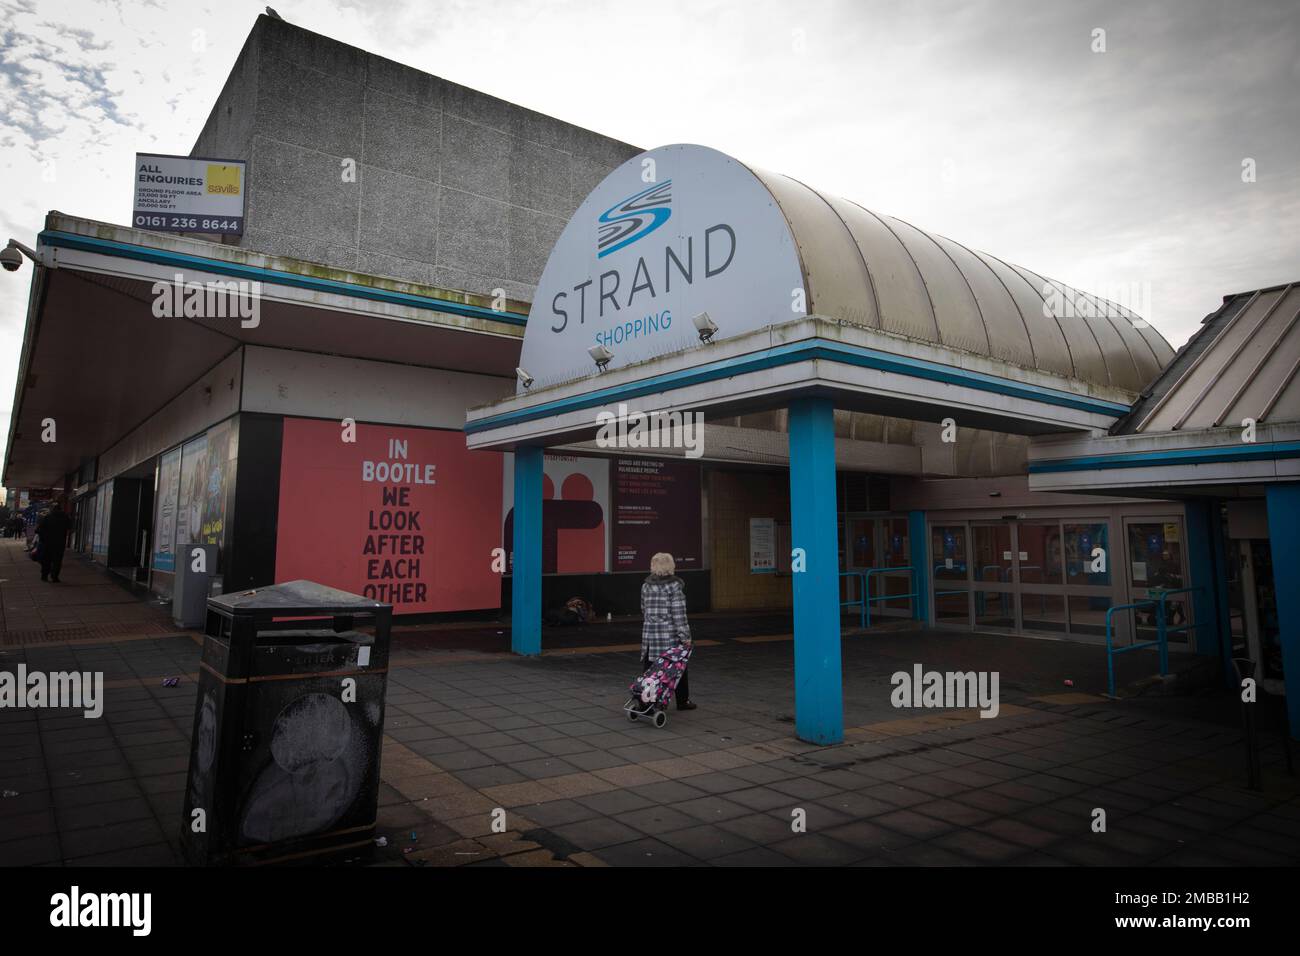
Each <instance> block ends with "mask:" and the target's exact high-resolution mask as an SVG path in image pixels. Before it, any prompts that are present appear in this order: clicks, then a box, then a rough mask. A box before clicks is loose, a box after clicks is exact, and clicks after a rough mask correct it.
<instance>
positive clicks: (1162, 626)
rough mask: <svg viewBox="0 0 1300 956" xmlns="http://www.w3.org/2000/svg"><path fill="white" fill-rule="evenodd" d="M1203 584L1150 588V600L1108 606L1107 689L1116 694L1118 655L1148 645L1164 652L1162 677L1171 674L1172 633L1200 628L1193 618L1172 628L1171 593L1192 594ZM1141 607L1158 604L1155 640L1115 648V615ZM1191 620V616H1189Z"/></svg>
mask: <svg viewBox="0 0 1300 956" xmlns="http://www.w3.org/2000/svg"><path fill="white" fill-rule="evenodd" d="M1200 590H1201V588H1199V587H1192V588H1174V589H1172V590H1168V591H1166V590H1164V589H1162V588H1149V589H1148V590H1147V594H1148V595H1149V598H1148V600H1145V601H1138V602H1137V603H1135V604H1116V605H1114V606H1113V607H1109V608H1107V609H1106V689H1107V691H1108V692H1109V696H1111V697H1114V696H1115V655H1116V654H1123V653H1124V652H1125V651H1136V650H1140V649H1142V648H1144V647H1156V648H1158V649H1159V651H1160V676H1161V677H1163V676H1165V675H1167V674H1168V673H1169V635H1170V634H1181V633H1183V632H1184V631H1192V630H1194V629H1195V628H1196V623H1195V622H1194V621H1193V622H1192V623H1189V624H1184V625H1182V626H1181V627H1175V628H1170V627H1169V624H1168V621H1169V616H1168V615H1169V596H1170V595H1171V594H1191V593H1194V592H1196V591H1200ZM1140 607H1154V608H1155V609H1156V639H1155V640H1154V641H1141V642H1138V643H1133V644H1129V645H1128V646H1126V647H1115V646H1114V643H1113V641H1112V636H1113V633H1114V632H1113V628H1112V625H1111V615H1113V614H1114V613H1115V612H1116V611H1128V610H1137V609H1138V608H1140ZM1189 620H1190V618H1189ZM1133 631H1134V636H1135V637H1136V636H1137V633H1136V632H1137V622H1136V621H1134V624H1133Z"/></svg>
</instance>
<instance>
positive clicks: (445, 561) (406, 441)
mask: <svg viewBox="0 0 1300 956" xmlns="http://www.w3.org/2000/svg"><path fill="white" fill-rule="evenodd" d="M501 457H502V456H501V454H500V453H499V452H485V451H469V450H468V449H467V448H466V447H465V436H464V434H463V433H461V432H458V431H436V430H433V429H423V428H401V427H397V426H393V425H365V424H358V425H357V426H356V434H355V441H345V440H344V433H343V431H342V429H341V428H340V426H339V423H338V422H335V421H316V420H308V419H301V418H286V419H285V420H284V443H283V450H282V452H281V462H280V514H279V525H278V533H277V536H276V560H275V579H276V581H294V580H298V579H306V580H310V581H317V582H320V583H321V584H327V585H329V586H331V587H336V588H341V589H343V590H345V591H351V592H353V593H355V594H361V595H364V596H365V597H368V598H370V599H371V600H375V601H383V602H385V603H390V604H392V605H393V611H394V613H396V614H413V613H423V612H433V611H467V610H478V609H482V608H495V607H499V606H500V603H501V579H500V575H499V573H498V572H496V571H494V570H493V569H492V552H493V549H494V548H496V547H498V546H499V545H500V535H499V533H498V530H497V529H498V528H499V524H498V522H499V520H500V512H499V510H498V509H499V508H500V506H501V505H500V488H501Z"/></svg>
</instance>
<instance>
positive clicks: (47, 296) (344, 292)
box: [3, 213, 524, 488]
mask: <svg viewBox="0 0 1300 956" xmlns="http://www.w3.org/2000/svg"><path fill="white" fill-rule="evenodd" d="M37 252H38V254H39V256H40V259H41V262H42V264H41V265H40V266H37V267H36V268H35V270H34V274H33V276H32V280H31V281H32V291H31V300H30V304H29V307H28V317H27V327H26V333H25V337H24V341H23V352H22V357H21V360H20V365H19V372H18V382H17V390H16V394H15V397H14V408H13V417H12V419H11V423H10V433H9V446H8V453H7V456H6V460H5V468H4V478H3V481H4V484H5V485H6V486H7V487H24V488H26V487H36V488H44V487H54V488H62V487H63V482H64V476H65V475H67V474H69V473H70V472H73V471H75V470H77V469H78V468H79V467H80V466H81V464H82V463H83V462H84V461H86V460H87V459H93V458H94V457H95V456H97V455H100V454H101V453H103V452H104V451H105V449H107V448H109V447H110V446H111V445H112V444H113V443H114V442H117V441H118V440H119V439H121V438H122V437H123V436H124V435H126V434H127V433H128V432H130V431H131V430H132V429H134V428H136V427H137V426H139V425H140V424H141V423H142V422H144V421H146V420H148V419H149V418H150V417H151V416H153V415H155V414H156V413H157V412H158V411H159V410H160V409H162V408H164V407H165V406H166V405H167V404H168V403H169V402H171V401H172V400H173V399H174V398H175V397H176V396H177V395H178V394H179V393H181V392H182V390H184V389H185V388H186V387H188V386H190V385H191V384H192V383H194V382H195V381H196V380H198V379H199V378H200V377H201V376H203V375H204V373H206V372H208V371H209V370H210V369H212V368H213V367H214V366H216V365H217V364H218V363H219V362H221V361H222V359H224V358H225V357H227V356H229V355H230V354H231V353H232V352H234V351H236V350H238V349H239V348H241V347H242V346H244V345H262V346H268V347H274V348H285V349H300V350H305V351H311V352H321V353H332V354H337V355H347V356H352V357H356V358H364V359H373V360H377V361H388V362H401V363H403V364H406V365H419V366H425V367H430V368H451V369H455V370H458V371H464V372H479V373H484V374H489V375H498V376H508V375H511V374H512V372H513V369H514V366H515V362H516V358H517V356H518V347H519V342H520V338H521V335H522V326H523V323H524V316H523V314H522V312H523V307H522V305H521V304H519V303H515V302H508V303H506V308H505V309H504V310H494V309H493V308H491V305H492V303H491V302H490V301H489V300H484V299H482V298H481V297H479V296H473V295H469V294H465V293H458V292H449V291H446V290H440V289H434V288H431V287H427V286H420V285H415V284H413V283H407V282H399V281H396V280H390V279H383V278H379V277H376V276H368V275H360V274H357V273H354V272H349V271H346V270H342V269H335V268H331V267H329V266H325V265H321V264H319V263H312V262H305V261H302V260H297V259H290V258H286V257H281V256H269V255H264V254H260V253H257V252H253V251H250V250H247V249H242V248H240V247H237V246H228V245H222V244H219V243H213V242H203V241H200V240H196V239H189V238H183V237H180V236H174V235H166V234H161V233H153V232H146V231H143V230H138V229H129V228H126V227H122V226H113V225H110V224H108V223H102V222H94V221H91V220H86V219H77V218H74V217H71V216H65V215H63V214H61V213H51V214H50V215H49V216H48V217H47V219H46V224H45V230H44V231H43V232H42V233H41V234H40V235H39V236H38V243H37ZM9 281H14V280H9ZM235 286H238V288H239V289H241V290H242V291H241V292H240V293H239V297H240V300H241V301H240V302H239V307H240V308H243V310H244V312H249V313H251V306H252V305H254V304H255V305H256V307H257V311H256V316H255V318H244V317H242V314H241V312H240V310H239V308H236V307H235V305H234V303H233V299H231V300H217V299H214V298H213V297H211V296H208V295H207V290H209V289H217V288H221V287H225V288H232V287H235ZM196 292H197V293H202V296H201V297H200V299H201V301H200V299H196V298H195V297H194V296H195V293H196ZM191 302H195V303H197V304H198V305H200V306H201V307H199V308H193V309H191V308H186V305H187V304H188V303H191ZM217 302H219V304H221V305H222V306H223V308H219V309H216V310H214V309H212V308H211V306H212V305H213V304H214V303H217ZM227 305H228V306H229V308H225V307H224V306H227ZM226 384H229V386H230V387H231V388H232V389H235V388H237V387H238V383H237V382H236V381H235V380H234V379H231V380H230V382H229V383H226V382H222V385H226ZM47 419H53V420H54V422H55V424H56V427H57V432H56V434H57V441H47V440H42V439H43V432H44V431H45V427H44V426H43V424H42V423H43V422H44V421H46V420H47Z"/></svg>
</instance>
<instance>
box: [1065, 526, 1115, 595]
mask: <svg viewBox="0 0 1300 956" xmlns="http://www.w3.org/2000/svg"><path fill="white" fill-rule="evenodd" d="M1064 543H1065V548H1064V551H1065V583H1066V584H1078V585H1087V586H1092V587H1110V566H1111V561H1112V556H1111V552H1110V524H1109V523H1108V522H1105V521H1094V522H1088V523H1083V524H1066V525H1065V529H1064Z"/></svg>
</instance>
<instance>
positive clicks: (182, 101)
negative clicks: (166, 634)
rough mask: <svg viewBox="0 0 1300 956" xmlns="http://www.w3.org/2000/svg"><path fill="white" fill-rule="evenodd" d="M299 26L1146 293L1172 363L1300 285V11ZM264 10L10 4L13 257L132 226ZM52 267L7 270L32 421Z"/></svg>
mask: <svg viewBox="0 0 1300 956" xmlns="http://www.w3.org/2000/svg"><path fill="white" fill-rule="evenodd" d="M275 7H276V9H277V11H278V12H279V13H280V15H281V16H283V17H284V19H286V20H289V21H291V22H293V23H296V24H298V25H300V26H304V27H307V28H309V29H312V30H315V31H317V32H319V33H323V34H325V35H327V36H331V37H334V38H336V39H339V40H343V41H345V42H347V43H351V44H354V45H356V46H360V47H363V48H364V49H367V50H370V51H373V52H375V53H379V54H382V55H384V56H388V57H390V58H392V59H394V60H398V61H400V62H403V63H406V64H409V65H411V66H414V67H417V68H419V69H421V70H425V71H426V72H429V73H434V74H437V75H439V76H442V77H445V78H447V79H449V80H453V81H455V82H457V83H461V84H464V85H466V86H471V87H474V88H476V89H479V90H483V91H485V92H488V93H492V94H494V95H496V96H500V97H502V98H504V99H507V100H511V101H513V102H516V103H520V104H522V105H524V106H528V107H531V108H533V109H536V110H539V111H541V112H543V113H549V114H551V115H553V116H556V117H559V118H561V119H564V120H567V121H569V122H572V123H576V124H578V125H580V126H585V127H588V128H590V129H593V130H596V131H598V132H601V133H604V134H607V135H609V136H613V137H616V138H618V139H622V140H625V141H627V142H630V143H634V144H636V145H639V146H643V147H647V148H648V147H653V146H658V145H662V144H665V143H673V142H695V143H703V144H705V145H708V146H713V147H715V148H717V149H720V150H722V151H724V152H727V153H731V154H733V155H735V156H737V157H739V158H741V159H743V160H745V161H747V162H750V163H752V164H754V165H757V166H762V167H764V168H767V169H771V170H775V171H778V172H783V173H787V174H789V175H792V176H794V177H796V178H798V179H800V180H803V181H804V182H806V183H808V184H810V185H813V186H816V187H818V188H820V189H822V190H824V191H826V192H830V193H833V194H838V195H842V196H845V197H848V198H850V199H853V200H856V201H858V202H860V203H862V204H863V205H865V206H867V207H869V208H872V209H875V210H877V211H879V212H883V213H888V214H891V215H894V216H898V217H899V218H901V219H905V220H908V221H909V222H911V223H913V224H914V225H917V226H919V227H921V228H923V229H928V230H931V231H934V232H938V233H942V234H944V235H947V236H950V237H952V238H954V239H957V240H959V241H961V242H964V243H966V244H967V245H970V246H973V247H975V248H978V249H982V250H985V251H988V252H991V253H993V254H995V255H998V256H1000V257H1002V258H1005V259H1008V260H1010V261H1012V262H1016V263H1019V264H1022V265H1025V266H1028V267H1030V268H1032V269H1034V270H1035V271H1037V272H1039V273H1041V274H1044V275H1048V276H1051V277H1053V278H1057V279H1061V280H1064V281H1066V282H1069V283H1072V284H1074V285H1077V286H1079V287H1081V288H1084V289H1092V290H1096V291H1099V292H1103V293H1104V292H1106V291H1109V290H1116V289H1132V290H1136V291H1138V294H1139V300H1138V301H1136V302H1134V301H1132V300H1130V301H1129V302H1128V304H1131V305H1134V306H1136V307H1137V311H1139V312H1140V313H1142V314H1143V315H1144V317H1146V318H1148V319H1149V320H1151V322H1152V323H1153V324H1154V325H1155V326H1156V327H1157V328H1158V329H1159V330H1160V331H1161V332H1163V333H1164V335H1165V336H1166V337H1167V338H1168V339H1169V340H1170V342H1171V343H1172V344H1173V345H1174V346H1179V345H1181V344H1183V342H1184V341H1186V339H1187V338H1188V336H1189V335H1191V333H1192V332H1193V331H1194V330H1195V329H1196V327H1197V324H1198V323H1199V322H1200V320H1201V318H1202V317H1203V316H1204V315H1205V314H1206V313H1207V312H1210V311H1213V310H1214V309H1215V308H1216V307H1217V305H1218V304H1219V302H1220V301H1221V299H1222V297H1223V296H1224V295H1225V294H1227V293H1231V292H1237V291H1241V290H1245V289H1253V288H1258V287H1260V286H1263V285H1269V284H1274V283H1278V282H1284V281H1288V280H1293V279H1300V2H1296V0H1273V2H1262V0H1261V2H1252V0H1222V2H1218V3H1214V2H1201V0H1170V2H1147V3H1144V2H1140V0H1118V2H1094V3H1090V2H1065V0H1056V2H1050V0H1037V2H994V0H988V2H980V0H957V2H915V3H901V2H900V3H895V2H870V0H858V2H852V0H785V2H776V0H744V2H734V3H733V2H708V0H688V2H673V0H655V2H608V3H595V2H592V3H562V2H537V0H527V2H503V0H473V2H470V0H453V2H441V0H428V2H402V0H383V2H369V0H367V2H348V0H324V2H295V0H275ZM263 8H264V4H260V3H253V2H245V0H222V2H220V3H203V2H194V0H190V2H179V0H177V2H172V0H152V2H143V0H117V2H94V0H58V2H54V0H0V173H2V174H3V180H2V181H3V188H2V189H0V242H2V241H4V240H5V239H7V238H9V237H11V236H12V237H14V238H17V239H19V240H21V241H23V242H26V243H27V244H29V245H34V244H35V236H36V233H37V232H38V231H39V230H40V228H41V226H42V223H43V220H44V215H45V213H46V212H47V211H48V210H50V209H59V210H62V211H64V212H67V213H71V214H74V215H78V216H84V217H88V218H92V219H102V220H106V221H109V222H116V223H126V222H127V221H128V220H129V218H130V211H131V184H132V177H131V164H132V160H133V158H134V153H135V152H136V151H137V150H140V151H152V152H162V153H188V152H189V151H190V149H191V148H192V146H193V145H194V140H195V138H196V137H197V136H198V133H199V130H200V129H201V128H202V126H203V122H204V120H205V119H206V118H207V115H208V112H209V110H210V109H211V107H212V104H213V102H214V101H215V99H216V97H217V95H218V93H219V92H220V89H221V86H222V84H223V83H224V81H225V78H226V76H227V74H228V73H229V71H230V68H231V66H232V65H233V64H234V62H235V58H236V56H237V55H238V53H239V50H240V47H241V46H242V44H243V42H244V38H245V37H246V36H247V34H248V31H249V30H250V29H251V28H252V26H253V21H254V19H255V17H256V16H257V14H258V13H260V12H262V10H263ZM1098 30H1103V31H1105V33H1104V44H1105V52H1094V47H1095V46H1097V45H1098V38H1097V34H1096V32H1095V31H1098ZM1247 159H1250V160H1253V161H1254V169H1255V181H1254V182H1243V169H1242V164H1243V161H1244V160H1247ZM30 276H31V273H30V271H29V269H28V268H24V269H23V271H22V272H20V273H18V274H16V275H13V274H10V273H3V274H0V349H2V350H3V353H4V355H5V358H3V359H0V422H4V423H5V424H6V425H7V422H8V418H9V406H10V404H11V401H12V396H13V389H14V378H15V375H16V373H17V363H18V355H19V351H20V349H21V344H22V330H23V323H24V321H25V315H26V307H27V295H28V287H29V281H30ZM1146 290H1149V296H1148V294H1147V293H1146ZM67 373H68V374H70V375H73V374H77V370H75V369H69V370H67ZM7 431H8V429H7V427H5V428H0V441H2V440H3V438H4V435H5V434H6V433H7Z"/></svg>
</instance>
